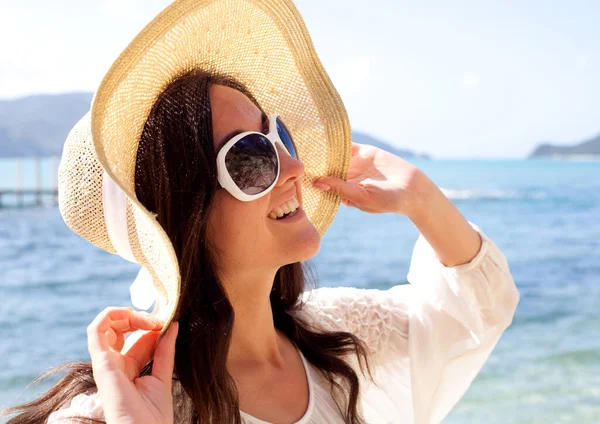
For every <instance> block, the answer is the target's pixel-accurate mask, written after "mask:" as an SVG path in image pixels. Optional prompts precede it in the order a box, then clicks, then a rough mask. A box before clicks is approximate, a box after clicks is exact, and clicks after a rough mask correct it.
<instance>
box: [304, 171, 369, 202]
mask: <svg viewBox="0 0 600 424" xmlns="http://www.w3.org/2000/svg"><path fill="white" fill-rule="evenodd" d="M314 186H315V187H316V188H318V189H320V190H323V191H331V192H332V193H335V194H338V195H340V196H342V197H343V198H344V199H346V200H349V201H350V202H351V203H355V204H360V203H362V200H363V198H364V196H365V188H364V187H361V186H359V185H358V184H356V183H353V182H349V181H344V180H342V179H341V178H336V177H324V178H320V179H319V180H317V181H316V182H315V184H314Z"/></svg>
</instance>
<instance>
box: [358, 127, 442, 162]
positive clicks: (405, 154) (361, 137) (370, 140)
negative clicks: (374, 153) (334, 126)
mask: <svg viewBox="0 0 600 424" xmlns="http://www.w3.org/2000/svg"><path fill="white" fill-rule="evenodd" d="M352 141H354V142H355V143H360V144H370V145H372V146H376V147H379V148H380V149H383V150H387V151H388V152H390V153H393V154H395V155H396V156H400V157H401V158H404V159H413V158H414V159H431V156H429V155H428V154H424V153H415V152H413V151H411V150H406V149H400V148H397V147H394V146H392V145H391V144H388V143H386V142H385V141H381V140H378V139H376V138H374V137H371V136H370V135H368V134H365V133H362V132H359V131H352Z"/></svg>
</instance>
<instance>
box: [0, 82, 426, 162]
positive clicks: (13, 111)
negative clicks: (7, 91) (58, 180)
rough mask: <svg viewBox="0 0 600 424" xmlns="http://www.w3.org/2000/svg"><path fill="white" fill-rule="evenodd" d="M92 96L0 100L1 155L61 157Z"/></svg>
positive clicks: (359, 136) (356, 135)
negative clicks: (68, 138) (70, 134)
mask: <svg viewBox="0 0 600 424" xmlns="http://www.w3.org/2000/svg"><path fill="white" fill-rule="evenodd" d="M92 97H93V94H92V93H70V94H57V95H37V96H30V97H23V98H20V99H15V100H0V157H23V156H53V155H54V156H60V155H61V154H62V148H63V144H64V142H65V139H66V138H67V135H68V134H69V131H70V130H71V128H72V127H73V126H74V125H75V124H76V123H77V121H79V119H80V118H81V117H82V116H83V115H85V113H86V112H87V111H88V110H89V108H90V105H91V103H92ZM352 138H353V140H354V141H355V142H357V143H361V144H371V145H374V146H377V147H379V148H382V149H385V150H387V151H389V152H391V153H394V154H395V155H398V156H401V157H404V158H415V157H420V158H429V156H427V155H418V154H416V153H414V152H411V151H409V150H403V149H398V148H395V147H393V146H392V145H390V144H388V143H385V142H383V141H381V140H378V139H376V138H373V137H371V136H369V135H367V134H364V133H361V132H353V133H352Z"/></svg>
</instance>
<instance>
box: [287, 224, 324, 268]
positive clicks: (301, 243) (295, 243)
mask: <svg viewBox="0 0 600 424" xmlns="http://www.w3.org/2000/svg"><path fill="white" fill-rule="evenodd" d="M290 236H291V237H286V240H285V241H284V242H283V247H282V249H281V251H282V252H285V255H286V257H287V259H288V261H289V263H293V262H302V261H306V260H309V259H311V258H312V257H314V256H315V255H316V254H317V253H318V252H319V249H320V248H321V236H320V234H319V232H318V231H317V229H316V228H315V227H314V225H312V224H311V223H310V222H308V225H306V227H305V228H303V229H302V231H298V232H296V233H295V234H293V235H292V234H290Z"/></svg>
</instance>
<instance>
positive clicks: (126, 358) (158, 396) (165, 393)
mask: <svg viewBox="0 0 600 424" xmlns="http://www.w3.org/2000/svg"><path fill="white" fill-rule="evenodd" d="M162 327H163V324H162V323H161V322H160V321H157V319H156V318H154V317H152V316H151V315H150V314H148V313H144V312H137V311H134V310H133V309H131V308H106V309H105V310H104V311H102V312H101V313H100V314H98V316H97V317H96V318H95V319H94V321H93V322H92V323H91V324H90V325H89V326H88V328H87V335H88V350H89V352H90V356H91V358H92V369H93V372H94V380H95V381H96V385H97V387H98V394H99V395H100V398H101V399H102V404H103V409H104V418H105V420H106V422H107V424H116V423H119V424H137V423H144V424H172V423H173V398H172V394H171V385H172V378H173V366H174V360H175V340H176V338H177V330H178V324H177V322H173V323H172V324H171V325H170V327H169V329H168V330H167V331H166V333H165V334H164V335H163V337H161V338H160V340H159V341H158V344H157V343H156V341H157V340H158V338H159V335H160V330H161V329H162ZM136 330H148V332H146V333H145V334H143V335H142V336H141V337H139V338H138V339H137V340H136V341H135V343H133V345H131V347H130V348H129V349H127V351H123V346H124V345H125V334H126V333H129V332H132V331H136ZM128 344H129V342H128ZM155 347H156V349H155ZM153 352H154V362H153V364H152V374H151V375H147V376H144V377H141V378H139V373H140V371H141V370H142V368H143V367H144V365H146V364H147V363H148V361H149V360H150V359H151V358H152V353H153Z"/></svg>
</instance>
